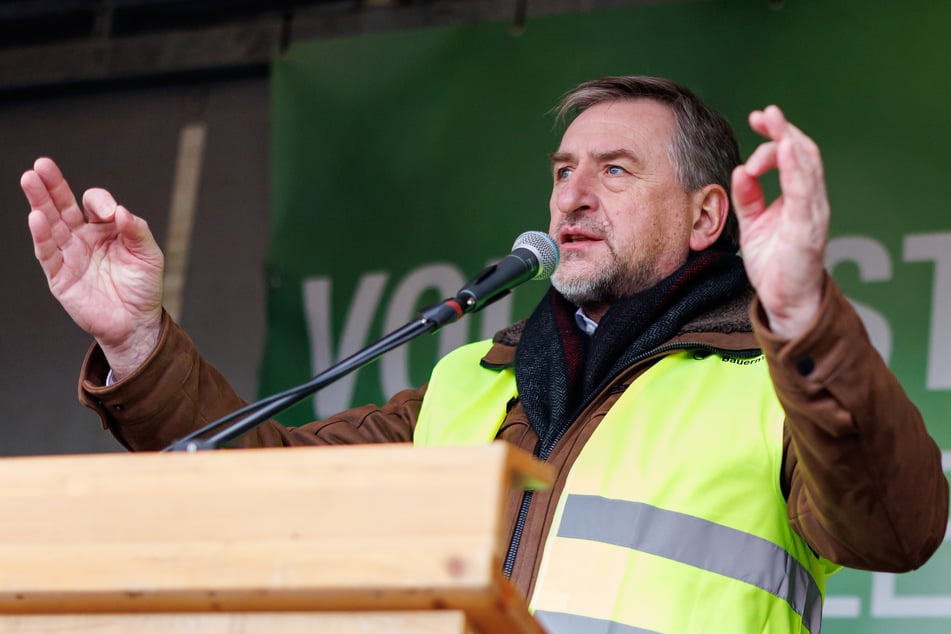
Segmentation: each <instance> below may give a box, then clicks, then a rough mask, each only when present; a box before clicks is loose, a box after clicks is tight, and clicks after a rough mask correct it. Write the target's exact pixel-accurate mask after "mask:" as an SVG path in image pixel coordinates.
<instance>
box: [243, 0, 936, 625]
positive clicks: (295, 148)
mask: <svg viewBox="0 0 951 634" xmlns="http://www.w3.org/2000/svg"><path fill="white" fill-rule="evenodd" d="M949 24H951V3H940V2H931V1H926V0H906V1H905V2H868V1H861V0H851V1H847V0H827V1H819V0H814V1H811V2H809V1H805V0H803V1H793V0H789V1H787V2H785V3H783V2H767V1H766V0H743V1H741V0H719V1H712V0H711V1H707V2H685V3H664V4H661V5H656V6H647V7H641V8H632V9H623V10H620V9H619V10H610V11H607V10H605V11H597V12H591V13H583V14H572V15H561V16H551V17H545V18H531V17H530V18H529V20H528V23H527V25H526V27H525V28H524V30H515V29H513V28H512V26H511V25H510V24H508V23H491V24H479V25H469V26H454V27H448V28H436V29H426V30H415V31H401V32H397V33H389V34H382V35H373V36H365V37H359V38H349V39H338V40H331V41H321V42H310V43H299V44H294V45H293V46H292V47H291V48H290V49H289V50H288V51H287V53H286V54H284V55H282V56H280V57H278V58H276V59H275V61H274V65H273V88H272V90H273V103H272V107H273V119H272V152H273V156H272V173H271V179H272V202H273V205H272V212H273V224H272V231H273V234H272V244H271V249H270V255H269V262H268V266H269V271H268V274H269V280H270V293H269V298H268V337H267V344H266V349H265V354H264V363H263V367H262V375H261V392H262V394H270V393H273V392H276V391H279V390H281V389H284V388H287V387H289V386H291V385H295V384H298V383H301V382H303V381H305V380H306V379H308V378H309V377H311V376H313V375H314V374H316V373H317V372H319V371H320V370H323V369H324V368H326V367H327V366H329V365H330V364H332V363H334V362H336V361H339V360H340V359H343V358H345V357H347V356H348V355H350V354H352V353H353V352H355V351H357V350H359V349H360V348H362V347H364V346H365V345H367V344H369V343H371V342H373V341H375V340H376V339H378V338H379V337H381V336H382V335H383V334H385V333H387V332H390V331H392V330H394V329H396V328H397V327H399V326H402V325H403V324H405V323H407V322H409V321H410V320H412V319H413V318H414V316H415V314H416V311H417V310H418V309H419V308H421V307H423V306H427V305H430V304H433V303H435V302H436V301H437V300H439V299H442V298H444V297H447V296H450V295H454V294H455V291H456V290H458V288H459V287H460V286H461V285H462V284H463V283H464V281H465V280H467V279H469V278H470V277H471V276H473V275H475V273H477V272H478V271H479V270H480V269H481V268H482V267H483V266H484V265H485V264H487V263H488V262H489V261H494V260H496V259H498V258H500V257H502V256H503V255H505V254H506V253H508V251H509V249H510V248H511V244H512V241H513V240H514V239H515V237H516V236H518V235H519V234H520V233H521V232H523V231H525V230H528V229H542V230H544V229H545V228H546V227H547V225H548V212H547V208H546V205H547V201H548V195H549V191H550V187H551V177H550V174H549V170H548V163H547V154H548V153H550V152H551V151H553V150H554V149H555V148H556V147H557V144H558V139H559V133H558V131H557V130H555V129H554V122H553V120H552V117H551V116H550V115H549V114H548V111H549V109H550V108H551V107H552V105H553V104H554V103H555V101H556V100H557V99H558V97H559V96H560V95H561V94H562V93H563V92H564V91H566V90H568V89H569V88H571V87H572V86H574V85H575V84H577V83H578V82H580V81H583V80H586V79H591V78H595V77H600V76H603V75H611V74H652V75H661V76H665V77H669V78H671V79H674V80H677V81H680V82H682V83H684V84H686V85H688V86H690V87H691V88H692V89H694V90H695V91H696V92H697V93H698V94H699V95H701V97H703V98H704V100H706V101H707V102H708V103H710V104H711V105H712V106H713V107H714V108H716V109H718V110H719V111H721V112H723V113H724V114H725V115H726V116H727V117H728V118H729V119H730V120H731V121H732V122H733V123H734V126H735V127H736V129H737V132H738V134H739V136H740V142H741V147H742V149H743V152H744V154H745V155H746V154H749V152H751V151H752V149H753V148H754V147H755V146H756V144H757V143H758V142H759V140H758V138H757V137H756V135H755V134H753V133H752V132H751V131H750V130H749V129H748V126H747V125H746V123H745V122H746V114H747V113H748V112H749V111H750V110H752V109H754V108H760V107H762V106H765V105H766V104H769V103H776V104H779V105H780V106H782V107H783V109H784V110H785V111H786V113H787V115H788V117H789V118H790V120H792V121H793V122H794V123H796V124H797V125H798V126H800V127H801V128H802V129H803V130H805V131H806V132H807V133H808V134H810V135H811V136H812V137H813V138H814V139H816V141H817V142H818V143H819V145H820V148H821V149H822V153H823V158H824V161H825V166H826V175H827V180H828V189H829V196H830V199H831V202H832V209H833V216H832V227H831V236H832V239H831V241H830V244H829V249H828V259H827V265H828V267H829V269H830V270H831V271H832V273H833V275H834V276H835V277H836V279H837V280H838V281H839V282H840V284H841V285H842V286H843V288H844V289H845V291H846V293H847V294H848V295H849V297H850V298H851V299H852V300H853V301H854V302H855V304H856V306H857V307H858V308H859V311H860V313H861V315H862V317H863V319H864V320H865V322H866V325H867V326H868V329H869V332H870V335H871V336H872V339H873V341H874V343H875V345H876V347H877V348H878V349H879V351H880V352H881V353H882V355H883V356H884V357H885V358H886V360H887V361H888V362H889V364H890V366H891V367H892V369H893V370H894V371H895V372H896V374H898V376H899V377H900V379H901V380H902V382H903V384H904V386H905V388H906V389H907V390H908V392H909V394H910V395H911V397H912V398H913V399H914V400H915V402H916V403H917V404H918V405H919V407H920V408H921V410H922V412H923V413H924V415H925V418H926V420H927V421H928V424H929V428H930V430H931V432H932V434H933V435H934V436H935V438H936V439H937V440H938V442H939V444H940V445H941V446H942V447H943V448H944V451H945V466H946V468H947V469H949V470H951V424H949V423H948V420H947V419H948V416H949V413H951V331H949V330H948V329H947V328H943V327H942V326H943V325H946V324H951V218H949V215H948V213H947V211H946V209H945V205H946V196H945V192H946V190H947V182H948V179H947V176H946V175H947V174H948V173H951V154H949V153H948V152H947V151H946V148H947V147H948V145H949V143H948V141H949V137H951V119H949V117H948V116H947V113H948V112H949V111H951V82H949V80H948V78H949V77H951V73H949V70H951V69H949V66H951V39H949V38H948V37H947V36H946V29H947V26H948V25H949ZM772 190H773V191H775V184H773V185H772ZM545 286H546V285H545V283H541V282H531V283H528V284H526V285H524V286H523V287H521V288H519V289H518V290H516V292H515V293H513V295H512V296H511V297H508V298H506V299H505V300H503V301H501V302H498V303H497V304H495V305H493V306H491V307H489V308H488V309H486V310H485V311H483V312H482V313H479V314H476V315H473V316H470V317H469V318H467V319H465V320H463V321H460V322H459V323H457V324H454V325H452V326H450V327H448V328H446V329H444V330H443V331H442V332H440V333H438V334H436V335H433V336H425V337H423V338H421V339H420V340H417V341H415V342H413V343H412V344H410V345H408V346H405V347H403V348H400V349H399V350H396V351H394V352H392V353H390V354H388V355H386V356H384V357H383V358H382V359H380V360H379V361H377V362H376V363H374V364H372V365H370V366H368V367H366V368H364V369H363V370H361V371H359V372H358V373H356V374H354V375H351V376H349V377H347V378H345V379H343V380H341V381H339V382H337V383H335V384H334V385H333V386H331V387H330V388H328V389H325V390H323V391H321V392H320V393H319V394H318V395H317V397H316V398H315V399H313V400H308V401H306V402H304V403H302V404H300V405H298V406H296V407H295V408H293V409H292V410H291V411H290V412H288V413H287V414H286V415H285V416H284V417H283V418H282V420H283V421H284V422H285V423H287V424H299V423H301V422H304V421H308V420H313V419H315V418H323V417H326V416H329V415H330V414H332V413H334V412H336V411H339V410H341V409H344V408H346V407H350V406H352V405H358V404H363V403H368V402H377V403H380V402H382V401H383V400H385V398H386V395H389V394H392V393H393V392H395V391H396V390H398V389H401V388H403V387H407V386H411V385H412V386H415V385H419V384H421V383H422V382H424V381H425V380H426V378H427V377H428V374H429V370H430V368H431V367H432V364H433V363H434V361H435V360H436V359H437V358H438V357H439V356H440V355H441V354H442V353H444V352H446V351H447V350H449V349H451V348H453V347H455V346H456V345H459V344H461V343H463V342H465V341H469V340H473V339H477V338H481V337H486V336H490V335H491V334H492V333H493V332H494V331H495V330H496V329H497V328H499V327H501V326H503V325H505V324H507V323H510V322H511V321H514V320H517V319H521V318H524V317H526V316H527V315H528V313H529V311H530V310H531V308H532V307H533V305H534V303H535V302H536V301H537V299H538V297H539V296H540V295H541V293H542V292H543V291H544V289H545ZM825 615H826V621H825V626H824V628H823V631H824V632H832V633H833V634H835V633H837V632H863V633H877V632H922V633H931V632H934V633H938V632H942V633H944V632H948V631H951V547H949V546H948V545H947V543H946V544H945V546H944V547H943V548H942V549H940V550H939V552H938V553H937V555H936V556H935V557H934V558H933V559H932V561H931V562H929V563H928V564H927V565H926V566H925V567H924V568H922V569H921V570H920V571H916V572H914V573H911V574H906V575H897V576H896V575H888V574H868V573H860V572H855V571H844V572H842V573H839V574H837V575H836V576H835V577H833V578H832V580H831V583H830V589H829V597H828V600H827V602H826V608H825Z"/></svg>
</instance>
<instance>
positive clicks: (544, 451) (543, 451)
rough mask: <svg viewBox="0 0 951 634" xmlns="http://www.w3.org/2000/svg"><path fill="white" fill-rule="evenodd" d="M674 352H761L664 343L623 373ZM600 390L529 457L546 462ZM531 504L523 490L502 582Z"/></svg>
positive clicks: (743, 354) (738, 355) (508, 574)
mask: <svg viewBox="0 0 951 634" xmlns="http://www.w3.org/2000/svg"><path fill="white" fill-rule="evenodd" d="M677 350H694V351H700V352H705V353H707V354H706V355H704V356H709V355H711V354H718V355H720V356H722V357H734V358H740V359H752V358H754V357H758V356H759V355H761V354H763V351H762V350H760V349H759V348H747V349H744V350H730V351H727V350H725V349H723V348H717V347H716V346H711V345H709V344H705V343H699V342H695V341H689V342H680V343H667V344H664V345H662V346H658V347H656V348H654V349H653V350H651V351H649V352H645V353H643V354H640V355H638V356H636V357H634V359H633V360H632V361H631V363H629V364H628V366H627V367H626V368H624V369H625V370H627V369H629V368H632V367H634V366H635V365H637V364H638V363H641V362H642V361H646V360H647V359H650V358H651V357H655V356H661V355H665V354H667V353H668V352H673V351H677ZM603 391H604V388H602V389H600V390H596V391H595V393H594V395H593V396H592V397H591V400H590V401H588V402H587V403H583V404H582V406H581V407H580V408H579V409H578V414H577V415H576V416H574V417H572V419H571V420H570V421H569V422H568V424H567V425H563V426H562V427H561V429H559V430H558V433H557V434H555V436H554V437H553V438H552V440H551V442H549V443H547V444H546V445H544V446H543V445H542V442H541V440H540V439H539V441H538V444H536V445H535V450H534V451H533V452H532V454H533V455H534V456H535V457H536V458H538V459H539V460H544V461H546V462H547V461H548V457H549V456H550V455H551V452H552V451H554V449H555V446H556V445H557V444H558V442H559V441H560V440H561V439H562V437H563V436H564V435H565V433H566V432H567V431H568V429H569V428H570V427H571V426H572V425H573V424H574V422H575V421H576V420H578V419H579V418H581V415H582V414H584V412H585V410H587V409H588V407H589V406H590V405H591V403H592V402H594V399H595V398H596V397H597V396H598V395H599V394H601V393H602V392H603ZM531 503H532V491H525V492H524V493H522V502H521V504H520V505H519V508H518V517H517V518H516V519H515V527H514V528H513V529H512V538H511V540H510V541H509V548H508V552H506V554H505V563H504V564H503V567H502V573H503V574H504V575H505V578H506V579H510V578H511V577H512V571H513V570H514V569H515V558H516V556H517V555H518V547H519V544H520V543H521V541H522V533H523V531H524V530H525V522H526V521H528V507H529V506H531Z"/></svg>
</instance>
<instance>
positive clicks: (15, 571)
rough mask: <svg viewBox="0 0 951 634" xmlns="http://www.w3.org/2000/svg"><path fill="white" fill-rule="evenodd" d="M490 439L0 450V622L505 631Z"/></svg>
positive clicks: (516, 472)
mask: <svg viewBox="0 0 951 634" xmlns="http://www.w3.org/2000/svg"><path fill="white" fill-rule="evenodd" d="M550 482H551V473H550V471H549V469H548V466H547V465H544V464H542V463H540V462H538V461H535V460H534V459H533V458H531V457H530V456H528V455H527V454H525V453H523V452H520V451H518V450H517V449H515V448H513V447H511V446H509V445H506V444H504V443H495V444H492V445H487V446H481V447H442V448H417V447H412V446H409V445H369V446H359V447H321V448H316V447H315V448H293V449H250V450H226V451H214V452H199V453H148V454H145V453H143V454H103V455H82V456H55V457H52V456H51V457H46V456H44V457H23V458H4V459H2V460H0V514H2V515H0V517H2V519H0V632H3V633H6V632H31V633H34V634H38V633H44V634H45V633H52V632H58V633H59V632H62V633H65V632H110V633H115V634H119V633H122V634H128V633H136V632H156V633H157V632H202V633H205V632H222V633H223V632H229V633H237V632H241V633H248V634H250V633H257V632H262V633H263V632H268V633H271V632H281V633H284V632H308V634H309V633H312V632H334V633H336V632H340V633H351V632H354V633H355V632H361V633H363V634H371V633H381V634H382V633H384V632H385V633H387V634H393V633H401V632H427V633H434V634H435V633H437V632H439V633H456V632H459V633H463V632H466V633H481V634H490V633H491V634H494V633H507V632H516V633H517V632H533V633H536V634H539V633H541V632H542V629H541V627H540V626H539V625H538V624H537V623H536V622H535V620H534V619H533V618H532V617H531V616H530V615H529V613H528V611H527V609H526V605H525V601H524V599H523V598H522V597H521V596H520V595H519V594H518V592H516V591H515V590H514V589H513V588H512V587H511V586H510V585H509V583H508V581H507V580H506V579H504V578H503V576H502V573H501V560H502V557H503V556H504V550H505V548H506V547H507V536H506V535H503V532H504V530H505V529H504V528H503V526H502V520H501V515H502V507H503V504H504V502H505V500H506V496H507V495H508V493H509V491H510V489H511V487H513V486H518V487H523V488H525V487H528V488H534V487H540V486H545V485H546V484H547V483H550Z"/></svg>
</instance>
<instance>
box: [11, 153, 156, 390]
mask: <svg viewBox="0 0 951 634" xmlns="http://www.w3.org/2000/svg"><path fill="white" fill-rule="evenodd" d="M20 187H21V188H22V189H23V193H24V194H26V198H27V200H28V201H29V203H30V207H31V208H32V209H31V211H30V216H29V225H30V233H31V234H32V235H33V246H34V253H35V254H36V259H37V260H39V262H40V265H41V266H42V267H43V272H44V273H46V279H47V281H48V283H49V287H50V291H51V292H52V293H53V296H54V297H55V298H56V299H57V300H58V301H59V302H60V304H62V305H63V308H65V309H66V312H67V313H68V314H69V316H70V317H72V319H73V321H75V322H76V324H77V325H79V327H80V328H82V329H83V330H85V331H86V332H88V333H89V334H90V335H92V336H93V337H94V338H95V339H96V341H98V342H99V344H100V346H101V347H102V349H103V352H104V353H105V354H106V358H107V359H108V360H109V363H110V365H111V367H112V370H113V373H114V376H115V377H116V378H117V379H119V378H122V377H124V376H126V375H128V374H129V373H131V372H132V371H133V370H135V368H137V367H138V366H139V365H141V363H142V362H143V361H144V360H145V359H146V358H147V357H148V355H149V354H150V353H151V351H152V350H153V348H154V347H155V344H156V342H157V341H158V335H159V331H160V327H161V316H162V268H163V265H164V258H163V256H162V251H161V249H160V248H159V246H158V244H156V242H155V239H154V238H153V236H152V233H151V232H150V231H149V228H148V225H147V223H146V222H145V220H143V219H142V218H138V217H136V216H134V215H133V214H132V213H131V212H130V211H129V210H128V209H126V208H125V207H123V206H122V205H118V204H117V203H116V201H115V199H114V198H113V197H112V195H111V194H110V193H109V192H107V191H106V190H104V189H90V190H88V191H86V193H85V194H84V195H83V206H82V207H80V206H79V205H78V204H77V202H76V197H75V196H74V195H73V192H72V190H71V189H70V187H69V184H68V183H67V182H66V179H65V178H64V177H63V174H62V172H60V170H59V168H58V167H57V166H56V164H55V163H54V162H53V161H52V160H50V159H48V158H40V159H37V161H36V162H35V163H34V165H33V169H32V170H28V171H26V172H25V173H24V174H23V176H22V177H21V178H20Z"/></svg>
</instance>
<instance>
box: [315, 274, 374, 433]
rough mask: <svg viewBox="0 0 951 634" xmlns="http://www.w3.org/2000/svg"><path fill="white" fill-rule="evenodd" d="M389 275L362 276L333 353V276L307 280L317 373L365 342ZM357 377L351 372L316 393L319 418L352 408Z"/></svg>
mask: <svg viewBox="0 0 951 634" xmlns="http://www.w3.org/2000/svg"><path fill="white" fill-rule="evenodd" d="M388 277H389V276H388V275H387V274H386V273H366V274H364V275H363V276H361V277H360V284H359V286H358V287H357V293H356V296H355V297H354V298H353V301H352V302H351V303H350V309H349V310H348V311H347V317H346V320H345V321H344V327H343V335H342V336H341V338H340V346H339V348H337V354H333V337H332V336H331V331H332V328H331V325H330V315H331V311H330V286H331V285H330V279H329V278H326V277H311V278H307V279H305V280H304V289H303V290H304V316H305V317H306V320H307V334H308V335H309V337H310V366H311V368H312V369H313V371H314V374H317V373H318V372H323V371H324V370H326V369H327V368H328V367H330V366H331V365H332V364H334V363H336V362H337V361H338V360H339V359H346V358H347V357H349V356H350V355H352V354H354V353H355V352H357V351H358V350H360V349H361V348H362V347H363V346H364V345H365V342H366V339H367V333H368V332H369V331H370V323H371V322H372V321H373V315H374V313H376V309H377V306H379V304H380V296H381V295H382V293H383V287H384V286H385V285H386V281H387V279H388ZM356 380H357V375H356V373H355V372H354V373H350V374H348V375H346V376H344V377H341V378H340V379H339V380H337V381H336V382H335V383H333V384H331V385H328V386H327V387H326V388H324V389H323V390H321V391H320V392H317V394H315V395H314V413H315V414H316V415H317V418H327V417H328V416H331V415H333V414H336V413H337V412H340V411H342V410H345V409H347V408H348V407H350V401H351V399H352V398H353V389H354V386H355V385H356Z"/></svg>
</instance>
